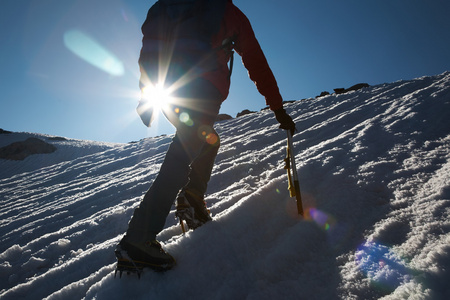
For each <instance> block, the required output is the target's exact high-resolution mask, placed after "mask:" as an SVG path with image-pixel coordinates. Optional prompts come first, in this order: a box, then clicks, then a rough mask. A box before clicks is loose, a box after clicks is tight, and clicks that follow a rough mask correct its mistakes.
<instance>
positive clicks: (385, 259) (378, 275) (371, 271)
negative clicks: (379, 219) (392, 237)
mask: <svg viewBox="0 0 450 300" xmlns="http://www.w3.org/2000/svg"><path fill="white" fill-rule="evenodd" d="M355 257H356V264H357V265H358V267H359V269H360V270H361V272H362V273H363V274H364V275H365V276H366V277H367V278H369V279H370V280H372V282H373V283H374V284H375V286H376V287H378V288H379V289H381V290H387V291H393V290H395V289H396V288H397V287H398V286H400V285H402V284H404V283H406V282H409V281H411V280H412V279H413V277H412V275H411V270H410V269H409V268H408V267H407V265H406V263H405V261H403V260H402V259H401V258H400V257H399V256H398V255H397V254H396V253H395V252H394V251H393V250H392V249H389V248H388V247H386V246H384V245H382V244H378V243H375V242H366V243H364V244H363V245H361V246H360V247H359V248H358V250H357V251H356V253H355Z"/></svg>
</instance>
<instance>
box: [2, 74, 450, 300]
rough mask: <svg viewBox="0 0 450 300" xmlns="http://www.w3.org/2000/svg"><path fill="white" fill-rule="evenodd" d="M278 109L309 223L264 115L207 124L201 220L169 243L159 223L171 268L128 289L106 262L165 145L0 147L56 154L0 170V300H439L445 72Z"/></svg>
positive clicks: (62, 142) (447, 252)
mask: <svg viewBox="0 0 450 300" xmlns="http://www.w3.org/2000/svg"><path fill="white" fill-rule="evenodd" d="M285 107H286V109H287V111H288V112H289V113H290V114H291V115H292V116H293V117H294V119H295V122H296V124H297V128H298V130H299V132H298V133H297V134H296V135H295V136H294V147H295V152H296V161H297V163H298V169H299V179H300V185H301V189H302V196H303V201H304V207H305V209H306V211H307V212H308V214H307V217H306V218H305V219H304V220H303V219H300V218H299V217H298V216H296V206H295V203H294V200H293V199H292V198H289V194H288V191H287V178H286V177H287V176H286V174H285V170H284V169H283V159H284V157H285V151H286V150H285V146H286V138H285V133H284V132H283V131H281V130H279V129H278V125H277V124H276V121H275V119H274V118H273V114H272V112H270V111H264V110H263V111H261V112H259V113H256V114H252V115H246V116H243V117H240V118H237V119H233V120H228V121H223V122H220V123H217V124H216V130H217V131H218V133H219V134H220V136H221V140H222V142H221V144H222V146H221V149H220V152H219V154H218V157H217V160H216V165H215V167H214V170H213V176H212V178H211V181H210V184H209V188H208V195H207V198H206V201H207V204H208V207H210V209H211V212H212V214H213V217H214V222H211V223H208V224H206V225H205V226H203V227H201V228H200V229H198V230H196V231H195V232H189V233H187V234H186V235H185V236H182V234H181V229H180V228H179V226H178V224H177V220H175V217H174V211H172V212H171V214H170V215H169V217H168V219H167V223H166V227H165V230H164V231H163V232H161V234H160V235H159V237H158V238H159V240H161V241H162V243H163V246H164V247H165V248H166V249H167V250H168V251H169V252H170V253H171V254H172V255H174V256H175V257H176V259H177V262H178V264H177V266H176V267H175V268H174V269H173V270H171V271H168V272H166V273H164V274H156V273H153V272H146V273H145V274H144V275H143V278H142V279H141V280H137V278H134V277H127V276H125V277H123V278H122V279H121V280H119V279H114V268H115V264H114V262H115V259H114V253H113V250H114V247H115V245H116V243H117V242H118V241H119V239H120V238H121V236H122V234H123V233H124V232H125V230H126V227H127V222H128V220H129V218H130V217H131V215H132V213H133V210H134V208H135V207H136V206H137V205H138V203H139V201H140V199H141V197H142V195H143V193H145V191H146V189H147V188H148V187H149V185H150V183H151V182H152V180H153V179H154V178H155V176H156V174H157V172H158V170H159V166H160V164H161V163H162V160H163V158H164V153H165V151H166V150H167V147H168V145H169V143H170V140H171V136H161V137H156V138H148V139H144V140H141V141H139V142H136V143H130V144H125V145H124V144H107V143H98V142H89V141H77V140H70V139H53V140H51V141H49V140H48V136H46V135H42V134H28V133H13V134H10V135H0V146H4V145H7V144H8V143H11V142H13V141H17V140H25V139H26V138H27V137H29V136H35V137H38V138H41V139H44V140H45V139H47V142H49V143H51V144H53V145H55V146H56V147H57V148H58V150H57V151H56V152H54V153H52V154H40V155H34V156H30V157H28V158H26V159H25V160H24V161H20V162H17V161H14V162H12V161H6V160H0V170H1V171H0V253H1V254H0V279H1V280H0V298H2V299H83V298H85V299H123V298H129V299H149V298H156V299H160V298H164V299H274V298H277V299H379V298H382V299H446V298H450V289H449V287H448V279H449V278H450V274H449V270H450V221H449V220H450V217H449V213H450V178H449V177H450V126H449V125H450V121H449V118H448V116H449V115H450V73H449V72H446V73H443V74H440V75H436V76H429V77H422V78H418V79H414V80H409V81H398V82H394V83H389V84H382V85H377V86H372V87H369V88H364V89H362V90H359V91H354V92H349V93H346V94H341V95H329V96H325V97H321V98H318V99H308V100H304V101H297V102H294V103H290V104H286V106H285Z"/></svg>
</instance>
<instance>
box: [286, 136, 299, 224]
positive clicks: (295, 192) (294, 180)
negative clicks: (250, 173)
mask: <svg viewBox="0 0 450 300" xmlns="http://www.w3.org/2000/svg"><path fill="white" fill-rule="evenodd" d="M286 132H287V156H286V159H285V162H286V166H285V169H286V170H287V174H288V180H289V186H288V189H289V194H290V196H291V197H295V199H296V200H297V211H298V214H299V215H301V216H303V204H302V195H301V193H300V184H299V182H298V174H297V166H296V164H295V155H294V146H293V143H292V134H291V132H290V131H289V130H286ZM291 171H292V172H291Z"/></svg>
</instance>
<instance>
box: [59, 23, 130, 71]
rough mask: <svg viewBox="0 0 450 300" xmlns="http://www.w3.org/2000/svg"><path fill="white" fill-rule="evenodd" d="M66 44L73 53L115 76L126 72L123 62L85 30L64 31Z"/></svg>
mask: <svg viewBox="0 0 450 300" xmlns="http://www.w3.org/2000/svg"><path fill="white" fill-rule="evenodd" d="M64 45H65V46H66V47H67V49H69V50H70V51H71V52H72V53H74V54H75V55H77V56H78V57H80V58H81V59H83V60H84V61H86V62H88V63H89V64H91V65H93V66H94V67H97V68H99V69H100V70H102V71H105V72H106V73H109V74H111V75H114V76H122V75H123V74H124V73H125V68H124V65H123V63H122V62H121V61H120V60H119V59H118V58H117V57H116V56H115V55H114V54H112V53H111V52H109V51H108V50H106V49H105V48H104V47H103V46H101V45H100V43H98V42H97V41H96V40H94V39H93V38H92V37H90V36H88V35H87V34H85V33H84V32H81V31H79V30H76V29H73V30H69V31H67V32H66V33H64Z"/></svg>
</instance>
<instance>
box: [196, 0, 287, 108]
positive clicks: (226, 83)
mask: <svg viewBox="0 0 450 300" xmlns="http://www.w3.org/2000/svg"><path fill="white" fill-rule="evenodd" d="M229 37H234V44H235V47H234V49H235V50H236V52H237V53H238V54H239V55H240V56H241V57H242V62H243V64H244V66H245V68H246V69H247V70H248V73H249V77H250V79H251V80H252V81H253V82H254V83H255V85H256V88H257V89H258V91H259V92H260V93H261V95H263V96H264V97H265V99H266V104H267V105H269V107H270V109H272V110H276V109H279V108H282V107H283V104H282V101H283V99H282V97H281V95H280V91H279V89H278V84H277V81H276V80H275V77H274V75H273V73H272V70H271V69H270V67H269V64H268V63H267V60H266V57H265V55H264V53H263V51H262V50H261V46H260V45H259V43H258V40H257V39H256V37H255V34H254V32H253V29H252V26H251V25H250V22H249V20H248V18H247V17H246V16H245V15H244V13H242V12H241V11H240V10H239V9H238V8H237V7H236V6H235V5H234V4H233V3H232V1H228V3H227V7H226V10H225V15H224V18H223V21H222V24H221V28H220V30H219V32H218V33H217V34H216V35H215V36H214V37H213V38H212V45H213V48H216V47H220V46H221V45H222V42H223V41H224V40H225V39H226V38H229ZM217 55H218V60H219V64H220V70H219V71H217V72H210V73H207V74H205V76H204V77H205V79H207V80H209V81H210V82H212V83H213V84H214V85H215V86H216V87H217V89H219V91H220V93H221V94H222V96H223V100H225V99H226V98H227V97H228V93H229V88H230V80H229V70H228V65H227V63H228V61H229V58H230V56H229V55H227V54H226V52H225V51H218V53H217Z"/></svg>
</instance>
